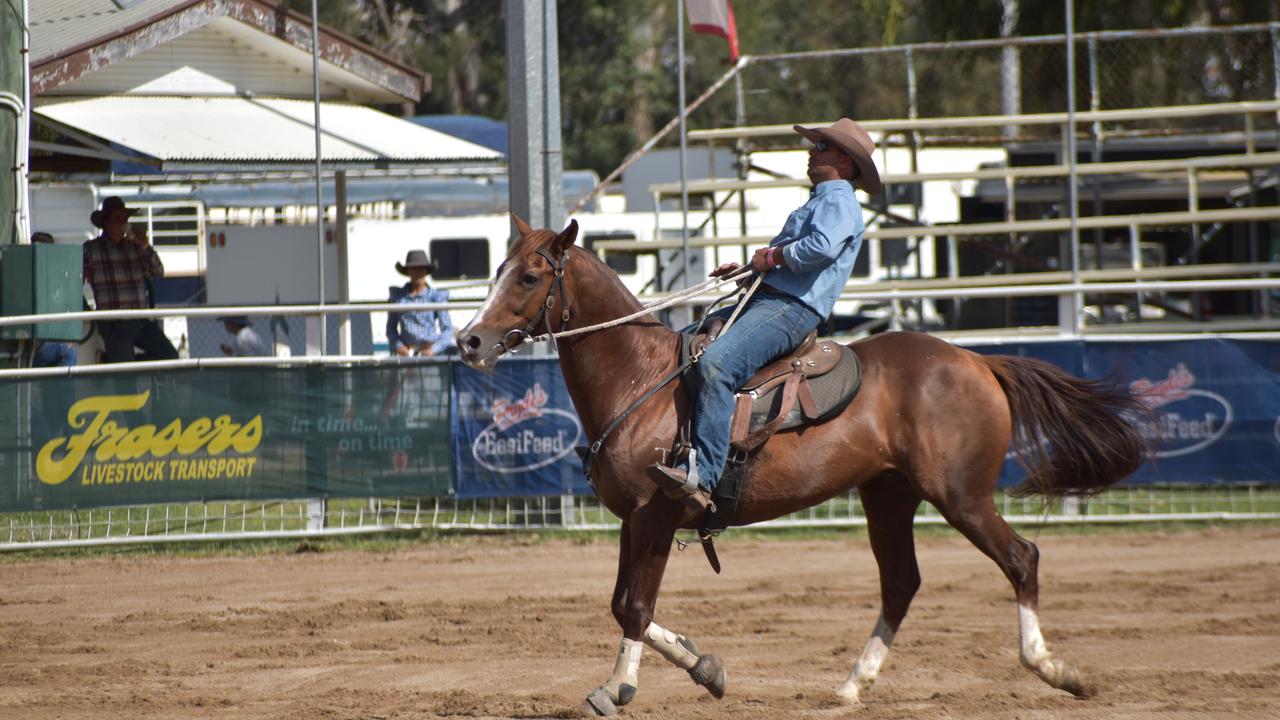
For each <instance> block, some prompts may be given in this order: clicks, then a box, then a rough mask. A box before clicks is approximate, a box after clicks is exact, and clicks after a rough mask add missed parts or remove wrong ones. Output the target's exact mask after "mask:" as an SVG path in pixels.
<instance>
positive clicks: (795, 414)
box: [748, 343, 862, 432]
mask: <svg viewBox="0 0 1280 720" xmlns="http://www.w3.org/2000/svg"><path fill="white" fill-rule="evenodd" d="M833 344H834V343H833ZM837 347H839V348H840V361H839V362H838V363H836V366H835V368H834V369H833V370H832V371H831V372H829V373H826V374H825V375H819V376H818V377H814V378H808V379H807V380H805V382H807V383H808V384H809V390H810V391H811V392H812V393H813V401H814V404H815V405H816V406H817V412H818V417H817V419H815V420H813V421H808V420H805V418H804V414H803V413H802V412H801V411H800V403H796V406H795V407H794V408H792V409H791V412H789V413H787V417H786V419H785V420H783V422H782V427H780V428H778V430H780V431H781V430H792V429H795V428H798V427H800V426H801V425H808V424H811V423H816V422H823V421H824V420H829V419H831V418H832V417H834V416H835V415H837V414H839V413H840V411H841V410H844V409H845V407H846V406H847V405H848V404H849V402H850V401H851V400H853V396H854V395H856V394H857V393H858V388H859V387H861V385H862V363H861V362H860V361H859V360H858V356H857V355H856V354H855V353H854V352H853V350H851V349H849V347H848V346H845V345H837ZM782 388H783V386H782V385H778V386H776V387H774V388H773V389H771V390H769V391H767V392H765V393H764V394H763V395H761V396H760V397H757V398H756V399H755V400H753V401H752V403H751V424H750V426H749V429H748V432H755V431H756V430H759V429H760V428H762V427H764V426H765V425H766V424H767V423H768V422H769V420H771V419H772V418H773V417H774V416H775V415H777V414H778V407H779V405H781V404H782Z"/></svg>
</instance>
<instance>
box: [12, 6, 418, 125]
mask: <svg viewBox="0 0 1280 720" xmlns="http://www.w3.org/2000/svg"><path fill="white" fill-rule="evenodd" d="M32 5H33V6H34V7H33V8H32V12H31V20H30V27H31V45H32V52H31V73H32V76H31V86H32V91H33V93H34V94H36V95H45V94H47V93H50V92H52V91H55V90H57V89H58V88H61V87H63V86H66V85H68V84H69V83H73V82H75V81H76V80H77V79H79V78H81V77H83V76H84V75H87V74H92V73H95V72H98V71H100V70H102V69H104V68H107V67H110V66H112V65H115V64H117V63H120V62H122V61H126V60H129V59H131V58H134V57H136V56H137V55H139V54H141V53H146V52H147V51H149V50H152V49H154V48H156V47H158V46H161V45H165V44H167V43H170V42H171V41H173V40H174V39H176V38H179V37H182V36H183V35H186V34H189V33H192V32H195V31H198V30H200V29H202V28H204V27H206V26H208V25H209V24H210V23H218V22H221V21H234V22H232V26H234V27H236V28H239V29H241V30H244V31H245V32H244V33H241V34H240V35H239V37H240V39H241V40H246V39H247V41H248V43H249V44H250V45H253V46H255V47H258V48H261V47H263V46H270V47H271V51H270V52H268V54H270V55H273V56H274V55H276V54H278V52H279V51H280V50H282V49H285V48H287V49H288V50H289V51H291V52H293V53H298V54H300V55H301V56H303V57H306V56H309V55H310V54H311V48H312V44H313V43H312V38H311V23H310V18H309V16H307V15H303V14H301V13H297V12H294V11H292V10H289V9H287V7H285V6H283V5H281V4H280V3H279V2H277V1H276V0H119V1H118V2H117V1H113V0H39V2H33V3H32ZM120 6H124V7H123V8H122V7H120ZM319 40H320V41H319V46H320V60H321V62H322V63H323V65H322V73H323V72H325V71H324V69H323V68H324V67H328V68H329V69H330V72H328V73H327V74H328V75H329V81H330V82H335V81H336V82H339V84H343V83H342V81H341V80H340V78H342V77H348V78H349V79H355V80H357V81H358V82H356V83H355V85H357V86H358V87H356V88H354V94H352V95H351V96H352V97H361V96H363V95H367V94H368V92H369V91H370V90H371V89H372V90H373V91H375V94H377V93H382V94H383V95H385V97H376V98H372V99H373V100H376V101H379V102H395V101H396V100H397V99H398V98H404V99H407V100H412V101H417V100H418V99H420V98H421V97H422V94H423V92H425V91H426V90H427V89H429V87H430V76H429V75H426V74H424V73H423V72H422V71H421V70H418V69H416V68H412V67H409V66H408V65H405V64H403V63H401V62H400V61H398V60H396V59H395V58H392V57H390V56H389V55H386V54H385V53H382V52H381V51H379V50H377V49H376V48H372V47H369V46H367V45H365V44H364V43H362V42H360V41H359V40H357V39H355V38H353V37H349V36H347V35H344V34H343V33H341V32H339V31H337V30H335V29H333V28H330V27H326V26H323V25H322V26H321V27H320V39H319ZM240 50H241V51H243V49H242V48H241V49H240ZM299 64H301V63H299ZM306 66H307V67H309V66H310V65H309V63H308V64H307V65H306ZM334 70H336V71H337V72H338V74H337V76H336V78H338V79H335V75H334V72H333V71H334ZM273 94H274V93H273Z"/></svg>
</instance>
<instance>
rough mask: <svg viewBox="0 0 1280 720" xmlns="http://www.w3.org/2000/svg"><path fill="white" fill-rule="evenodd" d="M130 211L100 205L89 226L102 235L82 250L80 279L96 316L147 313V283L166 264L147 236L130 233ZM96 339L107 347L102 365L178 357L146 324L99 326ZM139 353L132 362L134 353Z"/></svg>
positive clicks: (154, 326)
mask: <svg viewBox="0 0 1280 720" xmlns="http://www.w3.org/2000/svg"><path fill="white" fill-rule="evenodd" d="M136 212H138V211H137V210H129V209H128V208H126V207H125V206H124V201H123V200H121V199H120V198H118V197H109V198H106V199H105V200H103V201H102V209H101V210H95V211H94V212H93V214H92V215H90V216H89V221H90V222H92V223H93V224H94V225H96V226H98V227H99V228H101V229H102V234H101V235H99V236H98V237H96V238H94V239H93V240H90V241H89V242H87V243H85V244H84V279H85V282H87V283H89V286H90V287H91V288H93V299H94V302H95V303H96V305H97V309H99V310H139V309H146V308H148V307H150V305H151V303H150V302H149V301H148V297H147V280H148V279H149V278H153V277H163V276H164V264H163V263H161V262H160V256H159V255H157V254H156V251H155V248H153V247H151V244H150V243H148V242H147V237H146V235H145V234H141V233H131V232H130V230H129V216H130V215H133V214H134V213H136ZM95 324H96V325H97V326H98V334H99V335H101V336H102V342H103V344H104V345H105V346H106V352H105V354H104V358H103V360H104V362H109V363H115V362H130V361H133V360H173V359H175V358H177V357H178V351H177V350H174V349H173V344H172V343H170V342H169V338H167V337H165V335H164V331H163V330H162V329H161V328H160V323H158V322H156V321H155V320H148V319H142V318H138V319H129V320H98V321H97V322H96V323H95ZM135 347H136V348H138V349H139V350H141V351H142V354H141V356H135V354H134V348H135Z"/></svg>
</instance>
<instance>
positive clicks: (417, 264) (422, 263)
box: [396, 250, 436, 275]
mask: <svg viewBox="0 0 1280 720" xmlns="http://www.w3.org/2000/svg"><path fill="white" fill-rule="evenodd" d="M413 268H426V270H427V273H428V274H430V273H431V272H432V271H433V270H435V269H436V264H435V263H433V262H431V260H429V259H428V258H427V254H426V253H425V252H423V251H421V250H410V251H409V254H408V255H405V256H404V264H403V265H402V264H400V263H396V272H399V273H400V274H401V275H408V274H409V270H411V269H413Z"/></svg>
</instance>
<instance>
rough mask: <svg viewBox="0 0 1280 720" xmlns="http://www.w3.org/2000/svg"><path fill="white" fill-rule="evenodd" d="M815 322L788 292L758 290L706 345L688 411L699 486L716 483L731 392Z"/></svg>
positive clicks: (792, 345)
mask: <svg viewBox="0 0 1280 720" xmlns="http://www.w3.org/2000/svg"><path fill="white" fill-rule="evenodd" d="M730 311H731V308H727V309H725V310H721V311H719V312H717V313H716V315H725V314H727V312H730ZM820 322H822V318H820V317H818V313H816V312H814V311H813V310H811V309H810V308H809V307H808V306H807V305H805V304H804V303H802V302H800V301H799V300H797V299H795V298H793V297H790V296H786V295H766V294H764V293H761V292H757V293H755V294H754V295H752V296H751V298H750V299H749V300H748V301H747V306H746V308H745V309H744V310H743V311H742V314H741V315H739V316H738V319H737V320H734V321H733V325H731V326H729V330H728V332H726V333H724V334H723V335H721V336H720V337H719V338H718V339H716V341H715V342H713V343H711V344H710V345H708V346H707V351H706V352H705V353H703V355H702V357H701V358H700V359H699V360H698V363H697V365H696V366H695V367H696V368H697V371H698V377H699V378H701V380H702V389H701V390H700V391H699V393H698V398H697V401H696V402H695V403H694V410H693V447H694V449H695V450H696V451H697V460H698V484H699V485H700V486H701V487H702V488H703V489H705V490H708V491H710V490H712V489H714V488H715V486H716V483H718V482H719V481H720V474H721V473H723V472H724V464H725V461H726V460H727V459H728V457H729V423H730V421H731V420H732V419H733V404H734V398H733V396H734V394H735V393H736V392H737V391H738V390H739V389H741V388H742V385H743V384H744V383H746V382H747V380H750V379H751V376H752V375H754V374H755V373H756V371H758V370H759V369H760V368H761V367H764V365H765V363H767V362H769V361H770V360H773V359H774V358H776V357H778V356H780V355H783V354H784V353H788V352H791V351H792V350H794V349H795V348H796V346H798V345H799V344H800V342H801V341H802V340H804V337H805V336H806V335H808V334H809V332H810V331H812V330H813V329H814V328H816V327H817V326H818V323H820Z"/></svg>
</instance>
